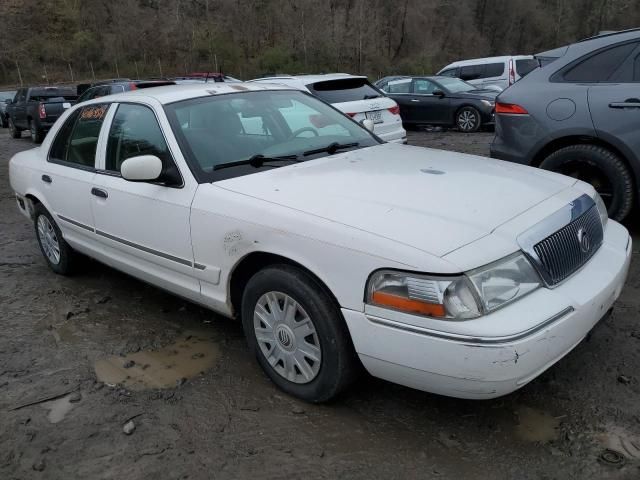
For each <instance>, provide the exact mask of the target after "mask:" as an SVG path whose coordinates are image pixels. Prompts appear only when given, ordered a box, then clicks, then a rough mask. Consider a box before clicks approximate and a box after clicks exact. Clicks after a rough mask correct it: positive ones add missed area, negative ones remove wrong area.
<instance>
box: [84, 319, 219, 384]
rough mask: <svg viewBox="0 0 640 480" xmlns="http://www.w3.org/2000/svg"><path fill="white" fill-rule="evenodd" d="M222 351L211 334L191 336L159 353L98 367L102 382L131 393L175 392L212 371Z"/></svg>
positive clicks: (131, 356)
mask: <svg viewBox="0 0 640 480" xmlns="http://www.w3.org/2000/svg"><path fill="white" fill-rule="evenodd" d="M219 356H220V350H219V348H218V345H217V344H216V342H215V340H214V338H213V337H212V335H211V333H210V332H207V333H203V332H191V333H188V334H185V335H184V336H182V337H180V338H179V339H178V340H177V341H176V342H175V343H173V344H171V345H168V346H166V347H164V348H161V349H158V350H150V351H142V352H136V353H131V354H128V355H126V356H123V357H121V356H113V357H108V358H104V359H100V360H98V361H97V362H96V363H95V372H96V376H97V377H98V380H100V381H101V382H104V383H106V384H107V385H110V386H115V385H121V386H123V387H125V388H128V389H130V390H138V391H139V390H147V389H154V388H173V387H176V386H177V385H180V384H181V383H182V382H183V381H184V380H187V379H189V378H193V377H195V376H196V375H199V374H200V373H201V372H205V371H207V370H208V369H210V368H211V367H212V366H213V365H214V364H215V362H216V361H217V359H218V358H219Z"/></svg>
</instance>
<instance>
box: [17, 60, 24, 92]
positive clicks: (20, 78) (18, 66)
mask: <svg viewBox="0 0 640 480" xmlns="http://www.w3.org/2000/svg"><path fill="white" fill-rule="evenodd" d="M15 62H16V69H17V70H18V79H19V80H20V86H21V87H22V86H23V85H24V84H23V83H22V72H20V65H18V61H17V60H16V61H15Z"/></svg>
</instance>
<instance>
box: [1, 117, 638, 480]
mask: <svg viewBox="0 0 640 480" xmlns="http://www.w3.org/2000/svg"><path fill="white" fill-rule="evenodd" d="M409 138H410V142H411V143H414V144H419V145H424V146H430V147H435V148H446V149H450V150H457V151H463V152H467V153H476V154H487V152H488V144H489V142H490V140H491V134H488V133H479V134H474V135H463V134H459V133H456V132H411V134H410V137H409ZM31 146H32V145H31V143H30V141H29V140H27V139H22V140H12V139H10V138H9V136H8V133H7V131H6V130H0V232H1V235H0V318H1V319H2V330H3V332H2V335H1V336H0V478H1V479H7V480H9V479H14V478H15V479H18V478H19V479H27V478H60V479H65V480H67V479H73V478H81V479H89V478H90V479H101V478H126V479H142V478H155V479H177V478H190V479H205V478H207V479H210V478H216V479H223V478H225V479H226V478H248V477H253V478H273V479H276V478H303V477H305V478H308V479H316V478H361V479H371V478H407V479H409V478H420V479H430V478H434V479H440V478H455V479H467V478H486V479H513V478H518V479H556V478H557V479H560V478H562V479H564V478H580V479H585V478H598V479H600V478H612V479H635V478H640V383H639V382H640V376H636V374H637V373H638V367H639V366H640V349H639V347H640V326H638V318H639V307H640V296H639V295H638V294H639V290H640V263H639V261H638V255H637V250H638V248H637V247H635V248H634V250H635V253H634V261H633V264H632V267H631V273H630V278H629V281H628V283H627V286H626V288H625V290H624V291H623V293H622V296H621V298H620V300H619V301H618V303H617V304H616V308H615V310H614V313H613V314H612V316H611V317H610V318H608V319H607V320H606V321H603V322H601V323H600V324H599V325H598V326H597V327H596V329H595V330H594V331H593V332H592V334H591V335H590V337H589V338H588V340H587V341H585V342H583V343H582V344H580V345H579V346H578V347H577V348H576V349H575V350H574V351H573V352H572V353H570V354H569V355H568V356H567V357H565V358H564V359H563V360H562V361H560V362H559V363H558V364H557V365H556V366H554V367H553V368H551V369H550V370H549V371H547V372H546V373H544V374H543V375H542V376H541V377H539V378H538V379H536V380H535V381H533V382H532V383H530V384H529V385H527V386H526V387H524V388H523V389H521V390H520V391H518V392H515V393H514V394H511V395H509V396H507V397H504V398H500V399H496V400H490V401H464V400H456V399H451V398H446V397H440V396H436V395H430V394H427V393H422V392H418V391H414V390H410V389H407V388H404V387H400V386H396V385H393V384H390V383H386V382H384V381H381V380H377V379H373V378H370V377H365V378H362V380H361V381H360V382H359V383H358V384H356V385H355V386H354V388H352V389H351V390H350V391H349V392H348V393H347V394H345V395H343V396H342V397H341V398H339V399H338V400H337V401H335V402H334V403H332V404H329V405H320V406H314V405H308V404H304V403H301V402H299V401H297V400H295V399H293V398H290V397H288V396H286V395H284V394H282V393H280V392H279V391H278V390H276V388H275V387H274V386H273V385H272V384H271V383H270V382H269V381H268V379H267V378H266V377H265V375H263V373H262V372H261V371H260V369H259V367H258V366H257V364H256V363H255V362H254V361H253V360H252V359H251V358H250V357H249V354H248V353H247V349H246V347H245V342H244V339H243V336H242V330H241V326H240V325H239V324H238V323H235V322H233V321H231V320H226V319H223V318H220V317H218V316H216V315H215V314H213V313H211V312H208V311H205V310H202V309H200V308H199V307H196V306H194V305H191V304H188V303H185V302H184V301H182V300H180V299H178V298H176V297H174V296H172V295H170V294H168V293H165V292H163V291H160V290H158V289H155V288H153V287H150V286H148V285H146V284H144V283H141V282H139V281H137V280H135V279H133V278H130V277H127V276H126V275H123V274H121V273H119V272H116V271H114V270H112V269H110V268H107V267H105V266H103V265H100V264H98V263H95V262H88V263H87V266H86V268H85V269H84V270H83V271H82V272H81V273H79V274H77V275H76V276H74V277H70V278H65V277H61V276H57V275H55V274H53V273H52V272H51V271H49V269H48V268H47V267H46V265H45V262H44V260H43V258H42V256H41V254H40V251H39V249H38V246H37V243H36V239H35V235H34V231H33V226H32V225H31V224H29V222H28V221H27V220H26V219H25V218H24V217H22V216H21V215H20V214H19V213H18V211H17V209H16V205H15V201H14V199H13V196H12V192H11V190H10V187H9V183H8V170H7V165H8V161H9V159H10V157H11V156H12V155H13V154H14V153H16V152H18V151H20V150H24V149H27V148H30V147H31ZM633 223H634V224H637V221H636V222H633ZM636 232H637V230H636ZM634 237H635V240H636V242H638V240H639V235H638V234H637V233H635V234H634ZM127 372H130V373H127ZM117 382H120V386H110V385H111V384H113V383H117ZM123 385H124V386H123ZM161 387H164V388H161ZM607 448H609V449H612V450H614V451H615V452H620V454H619V455H618V454H616V453H615V452H610V451H607V450H606V449H607Z"/></svg>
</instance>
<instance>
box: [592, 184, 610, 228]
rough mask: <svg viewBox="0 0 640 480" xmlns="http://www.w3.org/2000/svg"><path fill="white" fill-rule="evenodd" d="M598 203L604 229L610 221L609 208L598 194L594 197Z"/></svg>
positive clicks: (597, 206)
mask: <svg viewBox="0 0 640 480" xmlns="http://www.w3.org/2000/svg"><path fill="white" fill-rule="evenodd" d="M594 200H595V202H596V208H597V209H598V213H599V214H600V221H601V222H602V228H604V227H605V226H606V225H607V221H608V220H609V213H608V212H607V206H606V205H605V204H604V201H603V200H602V197H601V196H600V194H599V193H596V196H595V197H594Z"/></svg>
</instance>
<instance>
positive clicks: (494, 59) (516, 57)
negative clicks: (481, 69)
mask: <svg viewBox="0 0 640 480" xmlns="http://www.w3.org/2000/svg"><path fill="white" fill-rule="evenodd" d="M530 58H533V55H504V56H501V57H484V58H470V59H468V60H458V61H457V62H453V63H450V64H449V65H447V66H446V67H444V68H442V69H441V71H442V70H445V69H447V68H454V67H462V66H465V65H482V64H484V63H491V62H495V63H498V62H506V61H507V60H511V59H514V60H522V59H530Z"/></svg>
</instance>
